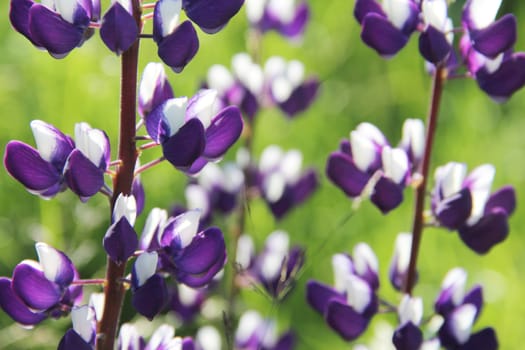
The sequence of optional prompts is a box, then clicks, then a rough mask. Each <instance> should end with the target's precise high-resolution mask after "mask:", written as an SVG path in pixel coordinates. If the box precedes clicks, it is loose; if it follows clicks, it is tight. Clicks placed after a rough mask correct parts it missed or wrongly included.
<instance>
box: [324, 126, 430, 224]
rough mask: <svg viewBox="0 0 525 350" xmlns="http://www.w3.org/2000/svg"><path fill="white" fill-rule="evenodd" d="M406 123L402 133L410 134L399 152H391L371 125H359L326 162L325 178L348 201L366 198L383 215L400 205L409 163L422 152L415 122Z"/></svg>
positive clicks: (408, 180)
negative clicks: (338, 189)
mask: <svg viewBox="0 0 525 350" xmlns="http://www.w3.org/2000/svg"><path fill="white" fill-rule="evenodd" d="M410 123H412V122H411V121H410V122H409V121H406V122H405V125H408V126H407V127H406V129H411V130H412V132H411V133H410V134H411V136H410V137H409V136H404V137H403V142H402V144H401V147H402V148H391V147H390V145H389V143H388V141H387V139H386V138H385V136H384V135H383V133H381V131H379V129H377V128H376V127H375V126H374V125H372V124H370V123H361V124H359V125H358V126H357V128H356V129H355V130H354V131H352V132H351V133H350V140H343V141H342V142H341V144H340V149H339V151H336V152H334V153H332V154H331V155H330V157H329V158H328V163H327V166H326V172H327V175H328V178H329V179H330V180H332V182H334V183H335V184H336V185H337V186H338V187H340V188H341V189H342V190H343V191H344V192H345V193H346V194H347V195H348V196H350V197H352V198H356V197H360V196H364V195H365V196H368V195H370V199H371V201H372V203H374V204H375V205H376V206H377V207H378V208H379V209H380V210H381V211H382V212H383V213H384V214H386V213H387V212H389V211H390V210H392V209H394V208H396V207H397V206H398V205H399V204H401V202H402V201H403V189H404V188H405V186H406V185H407V184H409V183H410V181H411V177H412V176H411V170H413V169H414V167H413V166H412V164H411V161H410V159H413V160H414V161H417V162H419V159H421V157H422V152H423V147H422V146H421V143H422V140H424V136H423V135H420V133H421V132H423V128H421V127H420V126H417V125H419V123H418V122H414V123H412V124H410ZM404 129H405V127H404ZM407 138H410V139H411V140H412V141H411V142H412V143H413V144H412V145H411V146H408V145H407V141H406V139H407ZM407 146H408V147H407ZM407 152H408V153H407ZM409 157H410V158H409ZM369 192H370V193H369Z"/></svg>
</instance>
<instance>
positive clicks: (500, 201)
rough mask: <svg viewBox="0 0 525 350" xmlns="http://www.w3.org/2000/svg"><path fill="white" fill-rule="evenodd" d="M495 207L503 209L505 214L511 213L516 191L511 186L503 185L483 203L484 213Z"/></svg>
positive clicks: (514, 206)
mask: <svg viewBox="0 0 525 350" xmlns="http://www.w3.org/2000/svg"><path fill="white" fill-rule="evenodd" d="M496 208H501V209H503V210H505V212H506V213H507V215H511V214H512V213H513V212H514V209H516V191H515V190H514V187H512V186H504V187H502V188H500V189H499V190H498V191H496V192H494V193H493V194H492V195H491V196H490V197H489V199H488V201H487V203H486V204H485V214H488V213H490V212H491V211H493V210H494V209H496Z"/></svg>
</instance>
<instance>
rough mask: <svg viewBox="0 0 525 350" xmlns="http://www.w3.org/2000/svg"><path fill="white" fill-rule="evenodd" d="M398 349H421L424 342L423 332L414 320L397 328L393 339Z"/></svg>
mask: <svg viewBox="0 0 525 350" xmlns="http://www.w3.org/2000/svg"><path fill="white" fill-rule="evenodd" d="M392 342H393V343H394V346H395V347H396V350H419V348H420V347H421V344H423V333H422V332H421V330H420V329H419V328H418V327H417V326H416V325H414V324H413V323H412V322H408V323H406V324H405V325H403V326H402V327H400V328H398V329H396V331H395V332H394V337H393V339H392Z"/></svg>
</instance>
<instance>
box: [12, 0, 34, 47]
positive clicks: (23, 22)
mask: <svg viewBox="0 0 525 350" xmlns="http://www.w3.org/2000/svg"><path fill="white" fill-rule="evenodd" d="M10 4H11V7H10V10H9V20H10V21H11V24H12V25H13V27H14V28H15V29H16V30H17V31H18V32H19V33H20V34H22V35H23V36H25V37H26V38H27V39H29V41H31V42H32V43H33V45H35V46H37V47H39V46H40V44H39V43H38V42H37V41H35V40H34V39H33V35H32V34H31V31H30V30H29V10H30V9H31V6H33V5H34V4H35V3H34V2H33V1H32V0H11V2H10Z"/></svg>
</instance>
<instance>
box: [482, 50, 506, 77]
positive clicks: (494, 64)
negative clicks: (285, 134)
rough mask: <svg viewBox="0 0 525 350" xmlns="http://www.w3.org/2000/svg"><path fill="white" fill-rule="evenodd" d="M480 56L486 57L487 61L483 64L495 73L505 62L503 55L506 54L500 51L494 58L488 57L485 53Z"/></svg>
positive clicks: (490, 71)
mask: <svg viewBox="0 0 525 350" xmlns="http://www.w3.org/2000/svg"><path fill="white" fill-rule="evenodd" d="M480 56H482V57H484V58H485V61H484V63H483V65H484V66H485V68H486V69H487V71H488V72H489V73H490V74H492V73H494V72H495V71H497V70H498V69H499V67H500V66H501V63H502V62H503V56H504V54H503V53H500V54H499V55H498V56H496V58H493V59H490V58H488V57H485V56H483V55H481V54H480Z"/></svg>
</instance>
